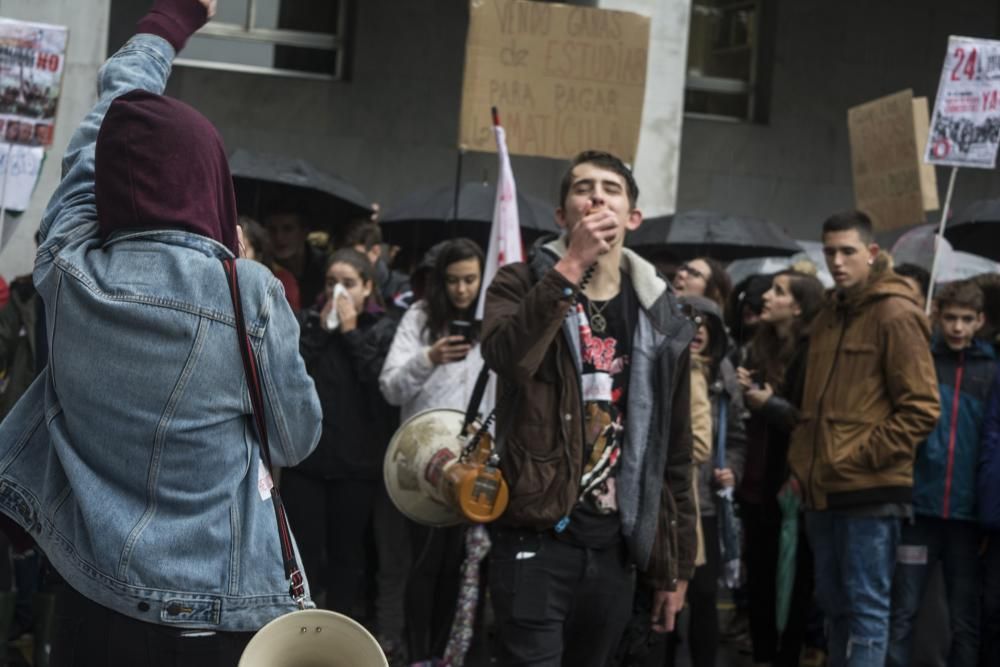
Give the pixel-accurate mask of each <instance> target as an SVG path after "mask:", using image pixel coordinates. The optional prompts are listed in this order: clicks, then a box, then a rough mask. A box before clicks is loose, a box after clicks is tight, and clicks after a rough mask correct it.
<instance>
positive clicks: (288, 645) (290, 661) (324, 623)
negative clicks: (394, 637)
mask: <svg viewBox="0 0 1000 667" xmlns="http://www.w3.org/2000/svg"><path fill="white" fill-rule="evenodd" d="M239 667H389V662H388V661H387V660H386V658H385V654H384V653H382V648H381V647H380V646H379V645H378V642H377V641H375V638H374V637H372V636H371V634H370V633H369V632H368V631H367V630H365V629H364V627H362V625H361V624H360V623H358V622H356V621H354V620H352V619H350V618H348V617H347V616H344V615H342V614H338V613H336V612H332V611H327V610H325V609H304V610H302V611H295V612H292V613H290V614H285V615H284V616H279V617H278V618H276V619H274V620H273V621H271V622H270V623H268V624H267V625H265V626H264V627H263V628H261V629H260V630H259V631H258V632H257V634H255V635H254V636H253V639H251V640H250V643H249V644H247V647H246V649H245V650H244V651H243V655H242V656H241V657H240V664H239Z"/></svg>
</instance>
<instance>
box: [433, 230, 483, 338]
mask: <svg viewBox="0 0 1000 667" xmlns="http://www.w3.org/2000/svg"><path fill="white" fill-rule="evenodd" d="M467 259H475V260H477V261H478V262H479V275H480V276H482V272H483V266H484V265H485V261H484V257H483V250H482V248H480V247H479V245H478V244H477V243H476V242H475V241H472V240H470V239H466V238H457V239H452V240H451V241H448V242H447V243H445V244H444V246H443V247H442V248H441V250H440V251H439V252H438V255H437V259H436V260H435V261H434V270H433V271H432V272H431V275H430V276H428V278H427V286H426V296H425V297H424V300H425V302H426V304H427V324H426V325H425V326H424V331H425V332H426V333H427V335H428V337H429V338H430V340H432V341H434V340H437V339H438V338H440V337H441V336H445V335H447V333H448V324H449V323H450V322H451V321H452V320H468V321H470V322H471V321H472V320H474V319H475V314H476V305H477V303H478V302H479V299H478V298H477V299H476V300H475V301H473V302H472V304H471V305H470V306H469V307H468V308H467V309H465V310H459V309H457V308H455V306H454V305H453V304H452V303H451V299H450V298H449V297H448V285H447V281H448V275H447V272H448V267H449V266H451V265H452V264H454V263H455V262H462V261H464V260H467Z"/></svg>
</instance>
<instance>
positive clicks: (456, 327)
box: [448, 320, 472, 345]
mask: <svg viewBox="0 0 1000 667" xmlns="http://www.w3.org/2000/svg"><path fill="white" fill-rule="evenodd" d="M448 335H449V336H461V337H462V340H463V342H464V343H466V344H469V345H471V344H472V322H466V321H465V320H452V321H451V324H449V325H448Z"/></svg>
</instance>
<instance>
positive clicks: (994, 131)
mask: <svg viewBox="0 0 1000 667" xmlns="http://www.w3.org/2000/svg"><path fill="white" fill-rule="evenodd" d="M998 145H1000V42H998V41H994V40H989V39H974V38H972V37H956V36H954V35H952V36H951V37H949V38H948V53H947V54H946V55H945V59H944V67H943V68H942V70H941V80H940V83H939V84H938V93H937V99H936V100H935V102H934V118H933V119H932V121H931V125H930V137H929V139H928V145H927V154H926V157H925V159H926V160H927V162H929V163H931V164H940V165H948V166H951V167H978V168H980V169H992V168H993V167H994V166H995V165H996V161H997V146H998Z"/></svg>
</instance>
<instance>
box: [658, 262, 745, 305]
mask: <svg viewBox="0 0 1000 667" xmlns="http://www.w3.org/2000/svg"><path fill="white" fill-rule="evenodd" d="M673 284H674V290H676V292H677V295H678V296H703V297H705V298H706V299H711V300H712V301H714V302H715V303H717V304H719V307H720V308H725V307H726V302H727V301H728V300H729V293H730V292H732V291H733V281H732V280H731V279H730V278H729V274H728V273H726V267H724V266H723V265H722V263H721V262H719V261H717V260H714V259H711V258H710V257H698V258H696V259H692V260H690V261H687V262H684V263H683V264H681V265H680V266H679V267H677V273H675V274H674V283H673Z"/></svg>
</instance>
